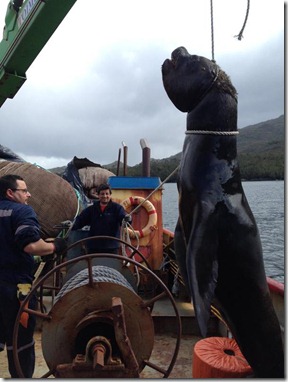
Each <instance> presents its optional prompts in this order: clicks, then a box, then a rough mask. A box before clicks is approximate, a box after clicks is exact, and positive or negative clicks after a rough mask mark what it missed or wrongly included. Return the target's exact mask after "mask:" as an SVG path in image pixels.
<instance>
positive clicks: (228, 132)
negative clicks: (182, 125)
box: [185, 130, 239, 135]
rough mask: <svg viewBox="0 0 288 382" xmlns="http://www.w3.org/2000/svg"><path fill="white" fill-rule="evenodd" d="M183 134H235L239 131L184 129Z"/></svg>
mask: <svg viewBox="0 0 288 382" xmlns="http://www.w3.org/2000/svg"><path fill="white" fill-rule="evenodd" d="M185 134H187V135H189V134H203V135H237V134H239V131H209V130H186V131H185Z"/></svg>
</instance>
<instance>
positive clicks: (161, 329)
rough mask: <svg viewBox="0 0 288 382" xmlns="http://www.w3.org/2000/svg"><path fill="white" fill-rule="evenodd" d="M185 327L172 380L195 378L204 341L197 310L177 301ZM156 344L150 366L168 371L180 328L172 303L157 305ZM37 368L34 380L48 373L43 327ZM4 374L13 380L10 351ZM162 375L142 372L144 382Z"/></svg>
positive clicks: (1, 360)
mask: <svg viewBox="0 0 288 382" xmlns="http://www.w3.org/2000/svg"><path fill="white" fill-rule="evenodd" d="M175 303H176V306H177V309H178V312H179V315H180V317H181V323H182V336H181V341H180V347H179V353H178V357H177V360H176V363H175V365H174V368H173V370H172V372H171V374H170V375H169V378H192V362H193V349H194V345H195V343H196V342H197V341H199V340H200V339H201V337H200V335H198V329H197V324H196V322H195V315H194V309H193V306H192V305H191V304H190V303H188V302H182V301H177V300H175ZM152 316H153V321H154V327H155V333H156V334H155V341H154V347H153V351H152V355H151V357H150V359H149V361H150V362H152V363H153V364H156V365H158V366H160V367H161V368H163V369H164V370H167V368H168V366H169V364H170V362H171V359H172V356H173V353H174V351H175V346H176V341H177V330H176V328H177V325H176V318H175V311H174V308H173V305H172V304H171V303H169V302H168V303H167V300H166V299H163V300H159V301H157V302H156V303H155V305H154V307H153V311H152ZM34 338H35V343H36V346H35V349H36V367H35V372H34V376H33V378H40V377H41V376H43V375H44V374H45V373H46V372H47V371H48V368H47V365H46V362H45V360H44V357H43V354H42V346H41V327H40V328H38V330H37V331H36V332H35V336H34ZM0 370H1V377H2V378H10V375H9V372H8V366H7V356H6V351H3V352H0ZM162 377H163V375H162V374H161V373H159V372H158V371H156V370H154V369H153V368H150V367H148V366H146V367H145V368H144V369H143V371H142V372H141V378H145V379H146V378H162Z"/></svg>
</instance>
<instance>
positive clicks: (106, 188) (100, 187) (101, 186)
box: [97, 183, 112, 194]
mask: <svg viewBox="0 0 288 382" xmlns="http://www.w3.org/2000/svg"><path fill="white" fill-rule="evenodd" d="M103 190H109V191H110V194H112V191H111V187H110V186H109V184H108V183H102V184H100V185H99V186H98V187H97V193H98V194H99V193H100V191H103Z"/></svg>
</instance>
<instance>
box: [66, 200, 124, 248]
mask: <svg viewBox="0 0 288 382" xmlns="http://www.w3.org/2000/svg"><path fill="white" fill-rule="evenodd" d="M126 215H127V212H126V211H125V210H124V208H123V207H122V206H121V205H120V204H118V203H115V202H112V201H111V200H110V201H109V203H108V204H107V206H106V207H105V209H104V211H103V212H102V211H101V208H100V202H99V201H97V202H95V203H94V204H93V205H92V206H89V207H87V208H86V209H85V210H83V211H82V212H81V214H80V215H78V216H77V218H76V220H75V223H74V225H73V228H72V230H77V229H79V228H82V227H84V226H90V234H89V236H113V237H117V238H119V237H120V227H121V224H122V220H123V219H124V217H125V216H126ZM87 247H88V249H89V251H90V253H91V251H99V250H103V251H108V252H109V249H115V248H118V247H119V242H117V240H105V239H100V240H95V241H93V242H92V240H91V241H90V242H89V241H88V242H87Z"/></svg>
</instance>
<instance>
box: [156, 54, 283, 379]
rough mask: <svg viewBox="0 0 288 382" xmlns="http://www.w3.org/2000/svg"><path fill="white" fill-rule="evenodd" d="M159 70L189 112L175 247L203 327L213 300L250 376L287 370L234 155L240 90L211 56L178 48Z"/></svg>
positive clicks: (254, 227) (170, 93) (256, 234)
mask: <svg viewBox="0 0 288 382" xmlns="http://www.w3.org/2000/svg"><path fill="white" fill-rule="evenodd" d="M162 76H163V84H164V88H165V90H166V92H167V94H168V97H169V98H170V100H171V101H172V103H173V104H174V105H175V106H176V107H177V108H178V109H179V110H181V111H182V112H188V115H187V131H186V138H185V141H184V146H183V152H182V159H181V164H180V169H179V179H178V190H179V220H178V223H177V226H176V229H175V246H176V256H177V259H178V263H179V267H180V271H181V273H182V276H183V278H184V280H185V282H186V285H187V286H188V287H189V291H190V294H191V297H192V299H193V303H194V309H195V312H196V318H197V321H198V324H199V327H200V330H201V334H202V335H203V336H206V332H207V323H208V320H209V317H210V307H211V303H212V302H213V304H214V305H215V306H216V307H217V308H218V309H219V310H220V312H221V314H222V316H223V317H224V319H225V321H226V322H227V324H228V325H229V328H230V330H231V332H232V334H233V336H234V338H235V339H236V341H237V343H238V345H239V347H240V349H241V351H242V353H243V354H244V356H245V357H246V359H247V361H248V362H249V364H250V366H251V367H252V368H253V372H254V374H255V377H258V378H261V377H262V378H263V377H267V378H268V377H269V378H276V377H284V354H283V346H282V338H281V331H280V326H279V322H278V320H277V316H276V314H275V311H274V309H273V305H272V302H271V298H270V293H269V288H268V285H267V281H266V275H265V270H264V262H263V256H262V247H261V242H260V236H259V232H258V229H257V225H256V222H255V219H254V216H253V213H252V211H251V209H250V207H249V204H248V202H247V199H246V197H245V194H244V191H243V188H242V184H241V175H240V170H239V165H238V161H237V147H236V134H237V133H238V132H237V92H236V90H235V88H234V86H233V85H232V83H231V81H230V79H229V77H228V76H227V75H226V74H225V73H224V72H223V71H222V70H221V69H220V67H219V66H218V65H216V63H214V62H212V61H210V60H208V59H206V58H204V57H200V56H196V55H190V54H189V53H188V52H187V50H186V49H185V48H183V47H180V48H178V49H176V50H174V51H173V52H172V57H171V60H170V59H167V60H165V62H164V63H163V66H162Z"/></svg>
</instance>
